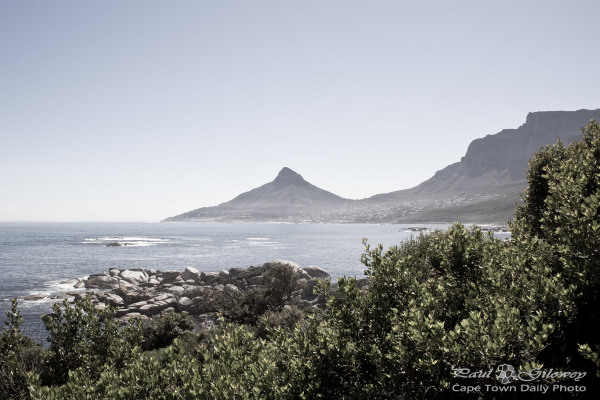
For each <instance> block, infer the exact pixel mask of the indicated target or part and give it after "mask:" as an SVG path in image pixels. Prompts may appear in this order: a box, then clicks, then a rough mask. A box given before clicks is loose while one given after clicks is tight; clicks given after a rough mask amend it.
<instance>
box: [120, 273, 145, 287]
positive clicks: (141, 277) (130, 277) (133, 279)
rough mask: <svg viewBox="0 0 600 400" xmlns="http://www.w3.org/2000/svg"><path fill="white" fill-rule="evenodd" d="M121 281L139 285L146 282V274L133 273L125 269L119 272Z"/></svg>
mask: <svg viewBox="0 0 600 400" xmlns="http://www.w3.org/2000/svg"><path fill="white" fill-rule="evenodd" d="M121 279H123V280H125V281H127V282H130V283H133V284H134V285H139V284H140V283H142V282H148V279H149V277H148V274H146V272H145V271H134V270H130V269H126V270H125V271H123V272H121Z"/></svg>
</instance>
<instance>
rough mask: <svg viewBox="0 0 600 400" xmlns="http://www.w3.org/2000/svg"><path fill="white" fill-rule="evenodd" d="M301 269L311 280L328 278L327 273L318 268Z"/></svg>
mask: <svg viewBox="0 0 600 400" xmlns="http://www.w3.org/2000/svg"><path fill="white" fill-rule="evenodd" d="M303 269H304V271H305V272H306V273H307V274H308V275H309V276H310V277H311V278H318V279H326V278H329V276H330V275H329V272H327V271H325V270H324V269H322V268H319V267H314V266H309V267H304V268H303Z"/></svg>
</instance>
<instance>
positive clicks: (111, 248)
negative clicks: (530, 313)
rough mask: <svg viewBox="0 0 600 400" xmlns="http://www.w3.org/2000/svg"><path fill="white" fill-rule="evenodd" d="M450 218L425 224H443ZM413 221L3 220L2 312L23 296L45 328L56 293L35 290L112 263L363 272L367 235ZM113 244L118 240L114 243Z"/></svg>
mask: <svg viewBox="0 0 600 400" xmlns="http://www.w3.org/2000/svg"><path fill="white" fill-rule="evenodd" d="M447 226H448V225H442V224H440V225H427V227H428V228H430V229H444V228H446V227H447ZM408 227H409V226H408V225H373V224H347V225H346V224H270V223H7V222H3V223H0V277H1V281H0V311H1V315H0V318H3V319H4V320H6V318H5V315H6V314H5V311H6V310H8V309H10V305H11V304H10V299H11V298H13V297H16V298H18V299H19V309H20V310H21V314H22V316H23V319H24V322H25V323H24V330H25V331H28V333H29V334H30V335H32V336H36V335H43V334H44V332H43V325H42V323H41V316H42V315H43V314H46V313H48V312H50V310H51V306H52V303H53V302H55V301H57V300H50V299H45V300H39V301H24V300H23V298H24V297H25V296H27V295H30V294H46V295H53V294H60V293H65V292H66V291H69V290H73V287H72V286H70V285H66V284H61V283H60V282H61V281H64V280H68V279H72V278H80V277H85V276H88V275H90V274H96V273H101V272H104V271H106V272H108V270H109V269H110V268H147V269H157V270H169V269H174V270H180V271H183V270H184V269H185V267H187V266H192V267H194V268H197V269H198V270H199V271H217V272H218V271H220V270H223V269H230V268H232V267H249V266H252V265H262V264H264V263H265V262H268V261H271V260H274V259H282V260H290V261H294V262H296V263H298V264H299V265H300V266H302V267H305V266H309V265H314V266H318V267H321V268H323V269H325V270H327V271H328V272H329V273H330V274H331V276H332V277H333V278H338V277H341V276H352V277H361V276H363V274H364V270H365V266H364V265H363V264H361V263H360V256H361V254H362V253H363V251H364V247H363V245H362V238H367V239H368V241H369V243H370V244H371V245H372V246H374V245H377V244H380V243H381V244H382V245H384V246H385V247H389V246H392V245H396V244H399V243H400V242H402V241H403V240H406V239H407V238H409V237H410V236H411V235H414V234H415V233H414V232H412V231H410V230H408ZM115 244H120V246H116V245H115Z"/></svg>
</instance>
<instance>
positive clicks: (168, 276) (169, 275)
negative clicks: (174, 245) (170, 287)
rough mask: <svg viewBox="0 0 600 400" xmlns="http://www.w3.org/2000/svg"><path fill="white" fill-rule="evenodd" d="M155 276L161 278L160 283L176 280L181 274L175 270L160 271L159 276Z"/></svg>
mask: <svg viewBox="0 0 600 400" xmlns="http://www.w3.org/2000/svg"><path fill="white" fill-rule="evenodd" d="M157 275H159V276H160V277H161V278H162V280H161V283H166V282H172V281H174V280H176V279H177V278H181V272H179V271H175V270H169V271H162V272H160V274H158V273H157Z"/></svg>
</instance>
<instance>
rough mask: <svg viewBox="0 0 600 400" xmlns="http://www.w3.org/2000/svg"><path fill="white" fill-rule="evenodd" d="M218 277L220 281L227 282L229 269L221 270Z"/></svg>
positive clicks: (229, 278)
mask: <svg viewBox="0 0 600 400" xmlns="http://www.w3.org/2000/svg"><path fill="white" fill-rule="evenodd" d="M219 279H220V281H221V282H222V283H228V282H229V281H230V280H231V277H230V276H229V271H225V270H223V271H221V272H219Z"/></svg>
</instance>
